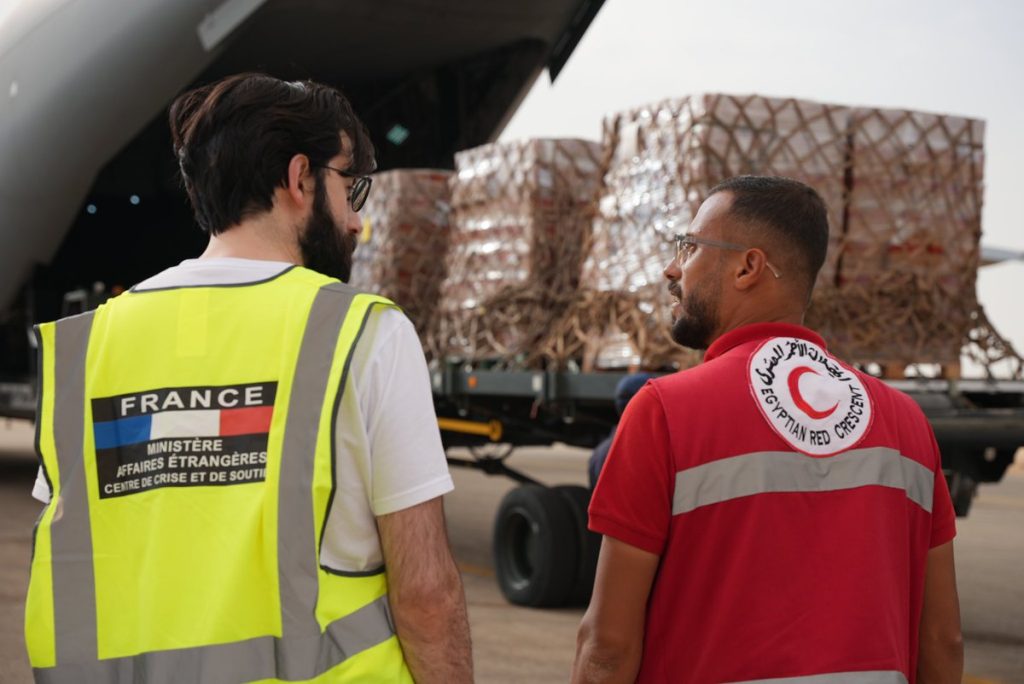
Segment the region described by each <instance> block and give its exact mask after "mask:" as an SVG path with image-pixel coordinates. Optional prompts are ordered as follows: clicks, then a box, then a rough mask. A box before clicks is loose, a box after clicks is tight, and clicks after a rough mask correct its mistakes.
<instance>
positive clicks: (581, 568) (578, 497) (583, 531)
mask: <svg viewBox="0 0 1024 684" xmlns="http://www.w3.org/2000/svg"><path fill="white" fill-rule="evenodd" d="M555 491H556V492H558V493H559V494H561V495H562V496H564V497H565V498H566V499H567V500H568V501H569V505H570V508H571V509H572V514H573V519H574V521H575V523H576V535H577V539H579V542H578V543H579V549H580V553H579V563H578V564H577V567H576V581H575V582H574V583H573V588H572V591H571V592H570V594H569V605H572V606H586V605H587V604H589V603H590V595H591V594H592V593H593V592H594V575H595V574H596V573H597V556H598V554H599V553H600V551H601V535H599V534H597V533H596V532H591V531H590V530H589V529H588V528H587V521H588V520H589V518H588V515H587V508H588V507H589V506H590V489H588V488H587V487H580V486H578V485H559V486H557V487H555Z"/></svg>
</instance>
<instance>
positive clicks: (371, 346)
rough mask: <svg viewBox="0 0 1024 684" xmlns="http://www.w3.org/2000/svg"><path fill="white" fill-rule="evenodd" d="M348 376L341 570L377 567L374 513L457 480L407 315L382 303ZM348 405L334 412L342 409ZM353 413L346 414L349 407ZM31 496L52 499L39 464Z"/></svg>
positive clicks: (252, 266) (328, 557)
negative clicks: (352, 401) (354, 416)
mask: <svg viewBox="0 0 1024 684" xmlns="http://www.w3.org/2000/svg"><path fill="white" fill-rule="evenodd" d="M290 267H291V264H287V263H283V262H278V261H256V260H252V259H226V258H225V259H189V260H187V261H183V262H182V263H181V264H179V265H178V266H174V267H172V268H169V269H167V270H166V271H163V272H161V273H158V274H157V275H155V276H153V277H152V278H150V279H148V280H146V281H144V282H142V283H140V284H139V285H137V286H135V288H133V289H134V290H135V291H137V292H140V291H145V290H153V289H159V288H166V287H182V286H197V285H226V284H244V283H249V282H256V281H261V280H267V279H270V278H273V277H275V276H277V275H280V274H281V273H282V272H283V271H285V270H286V269H288V268H290ZM353 353H354V354H355V355H356V357H357V358H356V359H354V361H360V362H358V363H356V362H354V363H353V364H352V367H351V368H352V371H351V374H350V377H351V382H352V386H353V387H354V388H355V390H356V392H355V394H356V397H357V401H356V403H357V406H356V407H355V408H356V412H357V413H358V414H359V415H360V417H361V419H362V420H361V426H362V429H361V430H360V429H353V426H351V425H346V426H345V428H344V429H339V430H336V431H335V433H336V435H337V437H336V445H335V446H336V449H335V453H336V455H337V463H336V471H335V472H337V474H338V478H337V492H336V493H335V497H334V502H333V504H332V507H331V510H330V512H329V514H328V519H327V531H326V534H325V535H324V540H323V545H322V547H321V551H320V553H321V563H322V564H323V565H325V566H326V567H328V568H330V569H332V570H336V571H341V572H365V571H372V570H377V569H379V568H380V567H381V565H383V554H382V552H381V548H380V538H379V537H378V535H377V522H376V516H379V515H385V514H387V513H394V512H395V511H400V510H402V509H405V508H409V507H411V506H415V505H416V504H420V503H423V502H425V501H429V500H430V499H433V498H436V497H438V496H441V495H443V494H446V493H447V492H450V491H451V490H452V489H453V487H454V485H453V484H452V479H451V476H450V475H449V473H448V464H447V461H446V460H445V453H444V448H443V447H442V446H441V434H440V432H439V430H438V427H437V416H436V414H435V413H434V404H433V399H432V397H431V391H430V377H429V373H428V371H427V363H426V360H425V359H424V357H423V349H422V347H421V346H420V341H419V338H418V337H417V336H416V330H415V329H414V328H413V325H412V323H411V322H410V321H409V319H408V318H406V316H405V315H404V314H402V313H401V312H399V311H395V310H393V309H379V310H377V311H376V312H375V313H374V314H373V315H371V316H370V319H369V320H368V321H367V324H366V327H365V328H364V330H363V333H362V335H361V336H360V339H359V342H358V344H357V345H356V349H355V351H354V352H353ZM345 413H347V412H344V411H339V416H341V415H344V414H345ZM350 415H351V414H350ZM32 495H33V496H34V497H35V498H37V499H39V500H40V501H43V502H44V503H45V502H48V501H49V500H50V487H49V485H48V484H47V483H46V479H45V478H44V476H43V473H42V469H40V471H39V475H38V476H37V477H36V483H35V487H34V488H33V490H32Z"/></svg>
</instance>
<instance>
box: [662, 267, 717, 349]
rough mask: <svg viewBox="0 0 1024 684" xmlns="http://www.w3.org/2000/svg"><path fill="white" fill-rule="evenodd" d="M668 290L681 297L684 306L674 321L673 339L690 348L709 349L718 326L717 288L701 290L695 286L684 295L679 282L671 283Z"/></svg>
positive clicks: (680, 300) (681, 304) (680, 301)
mask: <svg viewBox="0 0 1024 684" xmlns="http://www.w3.org/2000/svg"><path fill="white" fill-rule="evenodd" d="M713 282H716V283H717V281H713ZM668 290H669V292H671V293H672V294H673V295H674V296H676V297H677V298H679V304H680V308H682V313H681V314H680V315H679V318H677V319H676V320H674V321H672V339H673V340H674V341H675V343H676V344H679V345H682V346H684V347H689V348H690V349H707V348H708V345H710V344H711V341H712V340H711V338H712V336H713V335H714V333H715V330H716V329H717V328H718V315H717V312H716V309H717V306H718V292H717V290H714V289H712V290H705V291H701V290H699V289H697V288H694V289H693V290H692V291H689V292H687V293H686V294H685V295H684V294H682V291H681V290H680V287H679V283H678V282H673V283H672V284H670V285H669V287H668Z"/></svg>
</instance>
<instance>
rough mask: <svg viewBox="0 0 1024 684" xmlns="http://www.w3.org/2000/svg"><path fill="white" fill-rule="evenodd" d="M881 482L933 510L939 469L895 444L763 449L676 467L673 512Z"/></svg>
mask: <svg viewBox="0 0 1024 684" xmlns="http://www.w3.org/2000/svg"><path fill="white" fill-rule="evenodd" d="M868 485H879V486H882V487H892V488H895V489H900V490H903V491H904V492H905V493H906V495H907V498H908V499H910V500H911V501H913V502H914V503H916V504H917V505H919V506H920V507H921V508H923V509H924V510H925V511H928V512H929V513H930V512H931V510H932V495H933V493H934V486H935V473H933V472H932V471H931V470H929V469H928V468H927V467H925V466H923V465H921V464H920V463H918V462H917V461H915V460H913V459H911V458H907V457H906V456H903V455H901V454H900V453H899V452H898V451H896V450H895V449H889V448H887V447H873V448H869V449H853V450H852V451H847V452H845V453H842V454H839V455H838V456H831V457H829V458H813V457H811V456H805V455H804V454H799V453H795V452H791V451H761V452H757V453H753V454H744V455H742V456H733V457H731V458H723V459H721V460H718V461H712V462H710V463H705V464H703V465H699V466H696V467H693V468H687V469H686V470H681V471H679V472H678V473H676V487H675V494H674V495H673V499H672V515H679V514H680V513H688V512H690V511H692V510H694V509H697V508H700V507H701V506H709V505H711V504H716V503H721V502H723V501H730V500H732V499H738V498H740V497H744V496H751V495H753V494H767V493H772V492H831V491H838V490H843V489H854V488H856V487H865V486H868Z"/></svg>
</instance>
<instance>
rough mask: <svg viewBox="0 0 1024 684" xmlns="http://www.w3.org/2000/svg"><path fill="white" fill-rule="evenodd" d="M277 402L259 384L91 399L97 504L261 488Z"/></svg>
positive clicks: (268, 385) (269, 388) (273, 388)
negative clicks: (162, 493)
mask: <svg viewBox="0 0 1024 684" xmlns="http://www.w3.org/2000/svg"><path fill="white" fill-rule="evenodd" d="M276 396H277V383H276V382H263V383H252V384H246V385H225V386H207V387H170V388H161V389H154V390H149V391H145V392H136V393H133V394H121V395H117V396H114V397H98V398H95V399H93V400H92V420H93V439H94V442H95V446H96V474H97V481H98V483H99V495H100V498H101V499H107V498H111V497H118V496H127V495H130V494H137V493H140V492H146V491H149V490H152V489H159V488H161V487H205V486H224V485H235V484H246V483H250V482H262V481H263V480H264V479H265V476H266V464H267V438H268V434H269V433H270V423H271V421H272V419H273V415H274V400H275V398H276Z"/></svg>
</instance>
